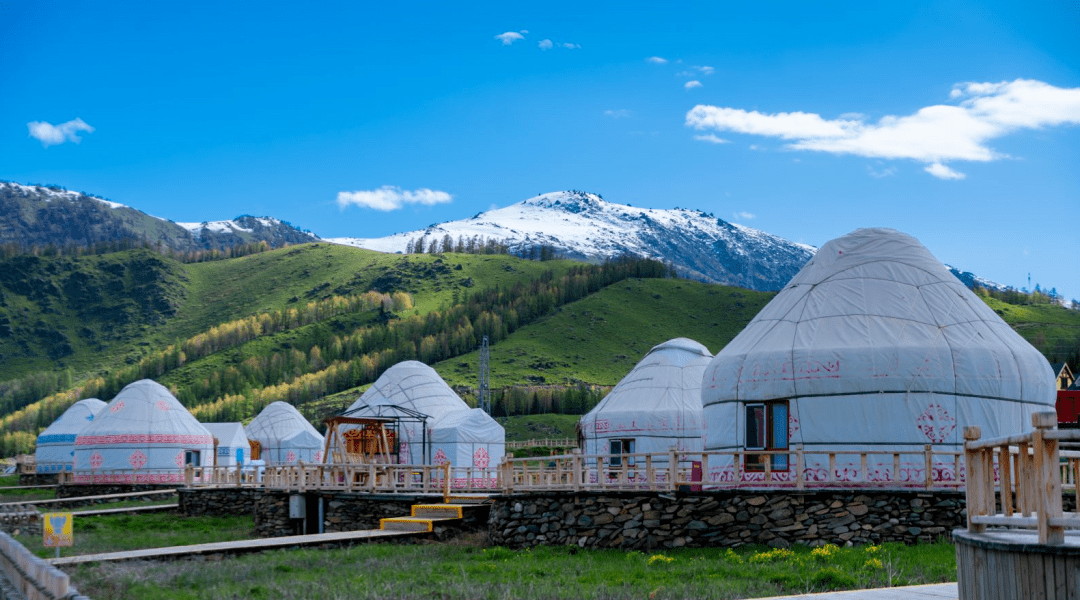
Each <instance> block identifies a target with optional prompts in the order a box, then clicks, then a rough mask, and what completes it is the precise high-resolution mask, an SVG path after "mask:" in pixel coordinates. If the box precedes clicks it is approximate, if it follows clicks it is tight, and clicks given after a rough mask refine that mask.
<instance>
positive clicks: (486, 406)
mask: <svg viewBox="0 0 1080 600" xmlns="http://www.w3.org/2000/svg"><path fill="white" fill-rule="evenodd" d="M489 361H490V356H489V353H488V336H486V335H485V336H484V339H483V341H481V342H480V390H479V402H478V404H479V406H478V408H481V409H483V411H484V412H486V413H487V414H489V415H490V414H491V393H490V392H489V391H488V375H489V371H488V363H489Z"/></svg>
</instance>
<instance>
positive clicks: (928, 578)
mask: <svg viewBox="0 0 1080 600" xmlns="http://www.w3.org/2000/svg"><path fill="white" fill-rule="evenodd" d="M475 541H478V540H477V538H476V537H473V538H471V539H467V540H464V541H462V540H458V541H455V542H451V543H441V544H440V543H421V544H416V545H400V544H367V545H361V546H355V547H351V548H341V549H332V550H318V549H309V550H287V551H274V552H267V553H262V554H251V555H244V556H239V557H229V558H223V559H221V560H218V561H213V562H210V561H204V560H198V561H194V560H192V561H173V562H165V563H162V562H131V563H105V564H98V565H84V566H80V567H78V568H75V569H72V570H70V571H69V572H70V573H71V574H72V579H73V582H74V584H75V585H76V587H78V588H79V590H80V591H81V592H82V593H84V594H87V595H89V596H90V597H92V598H115V599H129V598H130V599H134V598H138V599H140V600H142V599H146V600H151V599H161V600H165V599H169V600H172V599H177V600H180V599H183V600H196V599H215V598H234V599H247V598H251V599H264V598H290V599H297V600H303V599H309V598H310V599H324V598H401V599H417V600H421V599H422V600H430V599H432V598H438V599H439V600H455V599H459V598H460V599H476V598H485V599H488V598H490V599H496V598H522V599H533V598H536V599H539V598H563V599H575V598H588V599H608V598H649V599H651V600H661V599H666V598H747V597H765V596H773V595H778V594H789V593H804V592H819V591H827V590H840V589H855V588H867V587H883V586H888V585H890V583H891V584H892V585H910V584H920V583H937V582H945V581H955V579H956V561H955V553H954V550H953V546H952V544H949V543H947V542H938V543H936V544H928V545H919V546H903V545H897V544H886V545H884V546H871V547H861V548H847V549H841V548H836V547H835V546H830V547H826V548H824V549H817V550H810V549H809V548H799V549H796V550H794V551H791V550H768V549H766V548H760V547H759V548H741V549H738V550H730V549H720V548H699V549H685V548H684V549H676V550H665V551H656V552H648V553H644V552H626V551H621V550H580V549H578V548H576V547H539V548H534V549H532V550H522V551H514V550H507V549H505V548H499V547H488V548H485V547H481V546H480V545H479V544H476V543H470V542H475Z"/></svg>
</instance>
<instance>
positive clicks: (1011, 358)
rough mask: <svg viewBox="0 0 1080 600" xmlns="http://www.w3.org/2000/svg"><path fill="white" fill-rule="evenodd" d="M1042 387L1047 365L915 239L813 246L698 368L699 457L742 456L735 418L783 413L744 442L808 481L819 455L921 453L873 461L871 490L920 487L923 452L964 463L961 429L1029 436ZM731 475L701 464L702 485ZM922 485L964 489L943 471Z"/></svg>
mask: <svg viewBox="0 0 1080 600" xmlns="http://www.w3.org/2000/svg"><path fill="white" fill-rule="evenodd" d="M1054 387H1055V386H1054V376H1053V373H1052V372H1051V370H1050V365H1049V364H1048V363H1047V361H1046V359H1045V358H1043V357H1042V355H1041V354H1039V352H1038V351H1037V350H1035V348H1033V347H1032V346H1031V345H1030V344H1028V343H1027V342H1026V341H1025V340H1024V339H1023V338H1021V337H1020V335H1018V334H1017V333H1016V332H1015V331H1013V330H1012V328H1010V327H1009V326H1008V325H1007V324H1006V323H1005V322H1004V321H1002V320H1001V318H1000V317H998V316H997V315H996V314H995V313H994V311H992V310H991V309H990V308H989V307H987V306H986V304H985V303H984V302H983V301H982V300H980V299H979V298H978V296H976V295H975V294H974V293H973V292H971V291H970V290H968V289H967V288H966V287H964V285H963V284H962V283H961V282H960V281H959V280H957V279H956V277H954V276H953V275H952V274H951V273H949V271H948V270H947V269H946V268H945V267H944V266H943V265H942V264H941V262H940V261H938V260H937V259H936V258H934V256H933V255H932V254H930V252H929V251H928V250H927V249H926V248H924V247H923V246H922V245H921V244H920V243H919V242H918V241H917V240H916V239H915V238H912V237H911V236H908V235H905V234H903V233H899V232H897V231H894V230H892V229H859V230H857V231H855V232H853V233H850V234H848V235H846V236H843V237H841V238H838V239H836V240H833V241H831V242H829V243H827V244H825V246H823V247H822V248H821V249H820V250H819V251H818V253H817V255H816V256H815V257H814V258H813V259H812V260H811V261H810V262H809V263H808V264H807V265H806V266H805V267H803V269H802V270H801V271H799V273H798V274H797V275H796V276H795V277H794V278H793V279H792V280H791V282H790V283H789V284H788V285H787V286H786V287H785V288H784V289H783V290H782V291H780V293H779V294H777V296H776V297H775V298H773V300H772V301H771V302H769V304H768V305H766V306H765V308H763V309H762V310H761V312H760V313H759V314H758V315H757V316H756V317H755V318H754V319H753V320H752V321H751V322H750V323H749V324H748V325H747V326H746V328H745V329H744V330H743V331H742V332H741V333H739V335H738V336H736V337H735V339H733V340H732V341H731V343H730V344H728V345H727V346H726V347H725V348H724V349H723V350H722V351H721V352H720V353H719V354H717V355H716V358H714V359H713V361H712V362H711V363H710V364H709V367H708V368H707V369H706V371H705V377H704V382H703V386H702V403H703V405H704V414H705V422H706V426H707V433H706V443H705V447H706V449H708V450H739V449H743V448H746V447H747V441H748V436H747V431H746V425H747V421H748V419H749V418H750V417H749V416H748V413H747V411H748V410H750V411H754V410H758V409H756V408H755V407H754V406H753V405H755V404H758V403H762V404H764V405H768V403H770V402H773V401H786V403H785V404H786V406H787V408H786V409H782V410H781V411H780V412H778V413H777V414H778V415H783V414H784V413H785V412H786V414H787V418H786V419H784V420H785V421H786V423H779V422H776V423H767V424H766V423H759V422H758V421H757V420H756V419H757V418H758V417H757V416H755V417H754V418H755V421H754V422H755V431H754V432H751V433H753V434H754V435H752V436H751V439H753V438H757V437H759V436H761V435H764V434H765V432H771V434H772V435H773V436H776V437H784V438H786V440H785V441H787V442H788V443H789V444H790V446H791V447H794V446H796V445H798V444H801V445H802V446H803V448H804V451H805V452H807V453H808V454H807V458H806V468H805V470H804V475H805V477H806V478H807V480H808V481H814V480H815V479H822V478H824V477H825V476H826V475H827V473H828V463H827V456H825V455H822V454H820V453H822V452H828V451H830V450H853V451H860V452H861V451H866V450H878V451H889V452H910V453H919V454H918V455H917V456H916V455H914V454H908V455H904V456H902V458H901V466H900V472H899V473H894V472H893V471H894V468H893V462H892V459H891V457H890V458H888V459H883V460H878V461H877V462H874V461H871V464H870V477H871V478H875V479H880V480H883V481H911V482H915V481H922V478H924V477H925V467H924V462H923V455H922V454H921V453H922V452H923V449H924V445H925V444H931V445H932V446H933V448H935V449H939V450H946V451H959V450H962V447H963V437H962V432H963V428H964V427H966V426H970V425H978V426H980V427H981V428H982V434H983V437H996V436H1001V435H1008V434H1014V433H1020V432H1023V431H1027V430H1030V428H1031V413H1033V412H1038V411H1045V410H1053V409H1054V402H1055V392H1054ZM748 407H749V408H748ZM761 410H764V409H761ZM760 414H764V413H763V412H759V413H756V415H760ZM777 420H778V421H779V420H780V418H779V417H778V418H777ZM756 427H763V429H762V430H760V431H758V430H756ZM812 453H819V454H816V455H814V454H812ZM837 460H838V464H837V466H836V474H835V475H837V476H838V477H840V478H841V479H843V478H845V477H847V476H849V475H850V476H852V477H854V476H855V474H856V472H857V471H858V468H859V465H858V461H859V458H858V456H857V455H856V456H853V457H852V456H847V457H844V456H843V455H840V456H838V457H837ZM792 463H794V461H792ZM781 466H783V465H781ZM732 467H733V465H732V462H731V460H728V461H727V463H726V465H715V464H714V462H712V461H711V462H710V469H709V470H710V473H709V477H710V479H712V480H714V481H715V480H718V479H717V478H719V480H725V478H728V477H731V476H732V474H733V468H732ZM784 470H785V473H779V474H778V475H779V477H778V479H782V478H784V477H785V476H790V473H789V472H786V471H787V469H786V466H785V468H784ZM932 471H933V472H932V474H931V475H932V476H933V478H934V479H936V480H953V479H956V478H957V477H958V476H959V477H960V478H962V473H961V474H959V475H958V474H957V473H955V472H954V471H955V469H954V467H953V463H952V461H945V460H944V459H942V462H941V463H937V462H935V464H933V465H932ZM744 475H746V474H745V473H744ZM759 475H760V474H759Z"/></svg>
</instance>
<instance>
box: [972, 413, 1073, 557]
mask: <svg viewBox="0 0 1080 600" xmlns="http://www.w3.org/2000/svg"><path fill="white" fill-rule="evenodd" d="M1031 421H1032V425H1034V426H1035V431H1033V432H1030V433H1025V434H1022V435H1013V436H1007V437H1001V438H994V439H989V440H980V439H979V438H980V437H981V435H982V432H981V431H980V430H979V428H978V427H966V428H965V429H964V439H965V440H967V442H965V444H964V459H965V462H966V463H967V469H968V473H970V476H969V484H968V486H967V514H968V523H967V525H968V531H970V532H972V533H983V532H985V531H986V527H987V525H994V526H1001V527H1015V528H1028V529H1038V532H1039V543H1040V544H1050V545H1057V544H1062V543H1064V541H1065V529H1066V528H1080V514H1078V513H1065V512H1064V510H1063V507H1062V493H1063V491H1064V490H1066V489H1072V490H1073V491H1074V492H1076V491H1077V486H1076V484H1077V481H1078V480H1080V452H1061V451H1059V448H1058V444H1059V442H1062V441H1080V431H1077V430H1053V427H1054V426H1055V425H1057V415H1056V413H1052V412H1044V413H1035V414H1033V415H1032V417H1031ZM995 483H996V484H997V485H995ZM999 502H1000V506H1001V509H1002V511H1001V512H1000V513H998V512H997V506H998V503H999Z"/></svg>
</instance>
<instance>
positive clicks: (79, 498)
mask: <svg viewBox="0 0 1080 600" xmlns="http://www.w3.org/2000/svg"><path fill="white" fill-rule="evenodd" d="M175 493H176V489H168V490H148V491H145V492H125V493H123V494H107V495H103V496H73V497H71V498H54V499H49V500H26V501H24V502H4V503H2V504H0V508H3V507H5V506H19V505H25V504H34V505H37V504H59V503H63V502H73V501H83V500H101V499H109V498H131V497H133V496H150V495H165V494H175Z"/></svg>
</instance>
